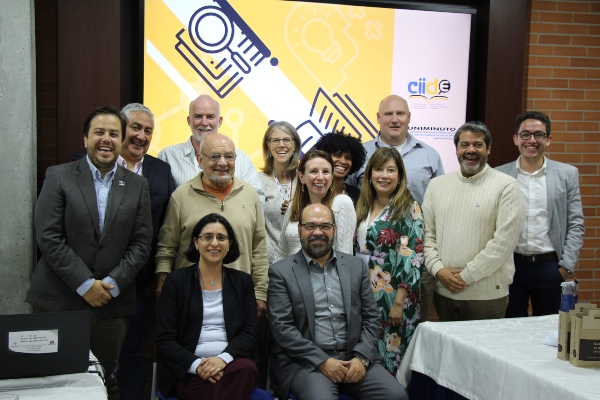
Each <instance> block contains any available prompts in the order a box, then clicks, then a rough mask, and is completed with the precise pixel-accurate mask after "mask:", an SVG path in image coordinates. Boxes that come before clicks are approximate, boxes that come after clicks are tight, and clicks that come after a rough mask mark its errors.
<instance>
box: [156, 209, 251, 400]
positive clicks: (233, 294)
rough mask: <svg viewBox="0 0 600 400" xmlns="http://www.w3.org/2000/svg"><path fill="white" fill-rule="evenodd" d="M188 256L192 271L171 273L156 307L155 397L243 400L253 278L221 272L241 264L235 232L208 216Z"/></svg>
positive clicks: (219, 218) (246, 390)
mask: <svg viewBox="0 0 600 400" xmlns="http://www.w3.org/2000/svg"><path fill="white" fill-rule="evenodd" d="M185 254H186V257H187V259H188V260H189V261H190V262H191V263H194V265H191V266H189V267H187V268H182V269H179V270H177V271H174V272H172V273H170V274H169V275H168V276H167V279H166V280H165V284H164V286H163V289H162V293H161V295H160V298H159V300H158V306H157V312H156V320H157V321H156V350H157V353H158V370H157V382H158V389H159V390H160V391H161V393H162V395H163V396H164V397H168V396H169V395H172V396H176V397H178V398H180V399H248V398H249V397H250V395H251V393H252V390H253V389H254V386H255V381H256V374H257V368H256V363H255V361H253V360H252V359H251V358H252V356H253V354H254V349H255V347H256V341H257V337H258V320H257V317H256V298H255V296H254V283H253V282H252V278H251V277H250V275H248V274H246V273H244V272H241V271H237V270H233V269H230V268H226V267H224V266H223V264H228V263H231V262H234V261H235V260H237V259H238V257H239V256H240V249H239V246H238V243H237V240H236V237H235V233H234V232H233V228H232V227H231V225H230V224H229V222H228V221H227V220H226V219H225V218H224V217H223V216H221V215H219V214H214V213H213V214H209V215H207V216H205V217H204V218H202V219H201V220H200V221H199V222H198V223H197V224H196V226H195V227H194V230H193V231H192V240H191V243H190V246H189V247H188V249H187V250H186V253H185Z"/></svg>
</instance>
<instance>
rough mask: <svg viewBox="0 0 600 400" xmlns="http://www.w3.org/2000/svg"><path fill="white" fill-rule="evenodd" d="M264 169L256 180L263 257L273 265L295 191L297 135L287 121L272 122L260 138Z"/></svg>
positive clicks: (298, 150) (298, 146)
mask: <svg viewBox="0 0 600 400" xmlns="http://www.w3.org/2000/svg"><path fill="white" fill-rule="evenodd" d="M262 147H263V159H264V161H265V166H264V167H263V168H262V172H259V173H258V179H259V180H260V183H261V184H262V187H263V190H264V192H265V198H264V202H263V203H262V208H263V213H264V215H265V228H266V230H267V258H268V259H269V264H272V263H273V260H274V259H275V254H276V253H277V243H278V241H279V237H280V236H281V227H282V225H283V215H284V214H285V210H286V209H287V207H288V204H289V202H290V200H291V198H292V194H293V193H294V191H295V190H296V169H297V168H298V158H299V157H298V156H299V155H300V147H301V142H300V136H298V132H296V129H295V128H294V127H293V126H292V125H291V124H290V123H288V122H285V121H276V122H273V123H272V124H271V125H269V127H268V128H267V130H266V132H265V135H264V137H263V146H262Z"/></svg>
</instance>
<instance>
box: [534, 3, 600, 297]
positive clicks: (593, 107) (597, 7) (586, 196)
mask: <svg viewBox="0 0 600 400" xmlns="http://www.w3.org/2000/svg"><path fill="white" fill-rule="evenodd" d="M526 51H527V55H528V58H527V66H526V72H525V75H526V76H525V79H526V84H525V85H524V86H525V87H524V91H525V93H524V96H523V97H524V99H523V103H524V104H523V107H524V109H527V110H537V111H542V112H545V113H547V114H548V115H549V116H550V119H551V121H552V139H553V141H552V144H551V146H550V147H548V148H547V155H548V157H549V158H551V159H553V160H557V161H561V162H565V163H569V164H572V165H574V166H576V167H577V168H578V169H579V174H580V187H581V197H582V201H583V211H584V215H585V227H586V232H585V236H584V241H583V248H582V250H581V255H580V259H579V265H578V268H577V271H576V273H575V276H576V277H577V279H579V281H580V285H579V298H580V299H583V300H586V301H594V302H595V303H599V304H600V262H598V258H600V186H599V185H600V174H599V172H600V169H599V165H600V153H599V150H600V2H598V1H579V0H571V1H565V0H563V1H540V0H533V1H532V4H531V24H530V34H529V46H528V49H526Z"/></svg>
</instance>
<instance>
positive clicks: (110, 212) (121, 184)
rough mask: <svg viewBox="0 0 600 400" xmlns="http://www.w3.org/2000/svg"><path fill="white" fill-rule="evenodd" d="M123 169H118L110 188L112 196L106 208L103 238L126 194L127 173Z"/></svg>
mask: <svg viewBox="0 0 600 400" xmlns="http://www.w3.org/2000/svg"><path fill="white" fill-rule="evenodd" d="M122 168H123V167H117V170H116V171H115V177H114V178H113V181H112V185H111V186H110V195H109V198H108V207H107V208H106V215H105V216H104V229H103V230H102V237H104V234H105V233H106V232H107V231H108V227H109V226H110V223H111V222H112V220H113V218H114V217H115V214H117V211H118V210H119V206H120V205H121V201H122V200H123V195H124V194H125V185H126V184H127V182H126V181H125V172H124V171H123V169H122Z"/></svg>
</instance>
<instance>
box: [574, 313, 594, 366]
mask: <svg viewBox="0 0 600 400" xmlns="http://www.w3.org/2000/svg"><path fill="white" fill-rule="evenodd" d="M571 339H572V341H571V358H570V359H569V362H570V363H571V364H573V365H574V366H576V367H600V310H598V309H590V310H585V311H583V312H582V313H577V314H575V316H573V317H572V320H571Z"/></svg>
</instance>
